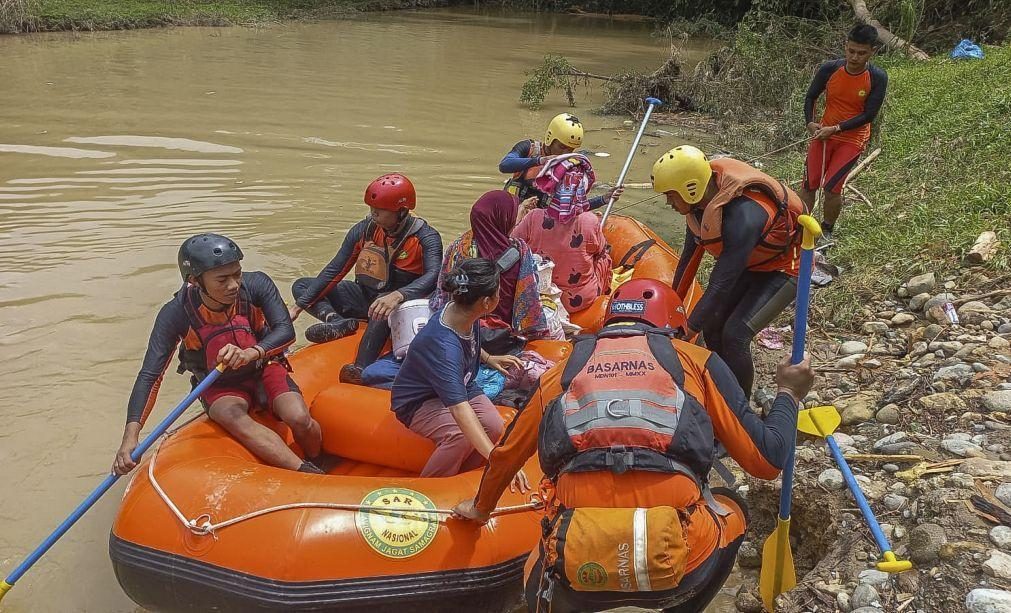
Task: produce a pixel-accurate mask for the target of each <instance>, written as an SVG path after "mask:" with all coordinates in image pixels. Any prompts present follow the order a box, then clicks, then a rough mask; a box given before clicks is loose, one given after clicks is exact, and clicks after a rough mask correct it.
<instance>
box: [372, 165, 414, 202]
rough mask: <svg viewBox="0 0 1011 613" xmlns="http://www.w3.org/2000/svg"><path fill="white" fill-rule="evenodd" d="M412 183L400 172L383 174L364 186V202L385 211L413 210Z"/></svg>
mask: <svg viewBox="0 0 1011 613" xmlns="http://www.w3.org/2000/svg"><path fill="white" fill-rule="evenodd" d="M417 203H418V201H417V197H416V195H415V193H414V184H413V183H411V181H410V179H408V178H407V177H405V176H404V175H402V174H397V173H394V174H389V175H383V176H381V177H379V178H378V179H376V180H375V181H373V182H372V183H369V186H368V187H366V188H365V204H367V205H369V206H373V207H376V208H377V209H383V210H386V211H399V210H401V209H407V210H409V211H411V210H414V207H415V206H416V205H417Z"/></svg>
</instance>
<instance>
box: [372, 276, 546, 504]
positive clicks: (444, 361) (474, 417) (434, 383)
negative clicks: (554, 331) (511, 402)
mask: <svg viewBox="0 0 1011 613" xmlns="http://www.w3.org/2000/svg"><path fill="white" fill-rule="evenodd" d="M442 289H443V290H444V291H445V292H447V293H448V294H450V296H451V298H452V299H451V300H450V302H449V303H448V304H446V306H445V307H443V308H442V309H441V310H440V311H439V312H437V313H435V314H434V315H432V318H431V319H430V320H429V321H428V323H427V324H426V325H425V327H424V328H422V329H421V331H420V332H419V333H418V336H416V337H415V338H414V340H413V341H412V342H411V349H410V351H408V352H407V357H406V358H404V364H403V366H402V367H401V369H400V372H399V373H398V374H397V378H396V380H395V381H394V382H393V398H392V406H393V411H394V412H395V413H396V414H397V419H399V420H400V421H401V422H402V423H403V424H404V425H405V426H407V427H408V428H410V429H411V431H413V432H416V433H418V434H420V435H422V436H424V437H426V438H429V439H431V440H432V441H433V442H434V443H435V445H436V448H435V452H434V453H433V454H432V457H431V458H429V460H428V463H427V464H426V465H425V468H424V469H423V470H422V471H421V476H422V477H450V476H453V475H456V474H459V473H461V472H463V471H467V470H471V469H474V468H477V467H479V466H481V465H482V464H484V462H485V458H487V457H488V454H489V453H491V450H492V449H493V448H494V447H495V443H496V442H498V439H499V437H501V436H502V431H503V429H504V424H503V422H502V416H501V415H499V413H498V410H496V409H495V406H494V405H493V404H492V402H491V400H489V399H488V397H487V396H485V395H484V394H483V393H482V392H481V388H480V387H478V386H477V384H476V378H477V370H478V365H479V364H480V363H481V362H483V363H485V364H487V365H488V366H490V367H492V368H495V369H496V370H499V371H501V372H505V371H506V369H507V368H520V367H521V363H520V361H519V359H517V358H516V357H514V356H492V355H488V353H487V352H485V351H483V350H482V349H481V337H480V334H479V333H478V329H479V327H480V325H479V323H478V320H479V319H481V318H482V317H484V316H486V315H488V314H489V313H491V312H493V311H494V310H495V307H497V306H498V302H499V271H498V266H497V265H496V264H495V262H493V261H491V260H486V259H479V258H477V259H471V260H465V261H464V262H462V263H461V264H460V265H459V266H457V267H456V268H454V269H453V272H452V274H451V275H450V276H449V277H448V278H447V279H445V284H444V285H443V288H442ZM517 480H518V481H517V482H516V483H517V485H521V484H522V485H525V484H526V476H520V475H517Z"/></svg>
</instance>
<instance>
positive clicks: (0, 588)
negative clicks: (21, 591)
mask: <svg viewBox="0 0 1011 613" xmlns="http://www.w3.org/2000/svg"><path fill="white" fill-rule="evenodd" d="M12 587H14V586H13V585H11V584H10V583H7V582H6V581H0V600H3V599H4V596H6V595H7V592H9V591H11V588H12Z"/></svg>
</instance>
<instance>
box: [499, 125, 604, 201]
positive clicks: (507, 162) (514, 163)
mask: <svg viewBox="0 0 1011 613" xmlns="http://www.w3.org/2000/svg"><path fill="white" fill-rule="evenodd" d="M532 143H533V141H531V140H530V139H527V140H521V141H520V142H518V143H516V144H515V145H513V148H512V149H510V150H509V153H507V154H505V157H504V158H502V160H501V161H500V162H499V163H498V171H499V172H501V173H505V174H513V173H517V172H523V171H525V170H528V169H530V168H533V167H534V166H537V164H539V163H540V158H537V157H530V147H531V145H532ZM530 196H540V200H539V201H538V203H537V205H538V206H539V207H540V208H545V207H547V206H548V200H550V197H549V196H548V195H545V194H542V193H541V192H540V191H538V190H537V189H536V188H535V187H533V186H532V185H526V184H525V185H524V188H523V189H521V190H520V192H519V194H517V197H518V198H519V199H520V200H521V201H522V200H525V199H527V198H529V197H530ZM588 202H589V207H588V208H587V210H589V211H592V210H594V209H599V208H600V207H602V206H604V205H605V204H607V199H606V198H605V197H604V196H594V197H592V198H590V199H589V200H588Z"/></svg>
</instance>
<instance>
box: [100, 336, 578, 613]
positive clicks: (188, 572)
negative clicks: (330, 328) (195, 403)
mask: <svg viewBox="0 0 1011 613" xmlns="http://www.w3.org/2000/svg"><path fill="white" fill-rule="evenodd" d="M360 337H361V332H359V333H358V334H356V335H354V336H350V337H347V338H344V339H341V340H338V341H334V342H332V343H327V344H325V345H313V346H310V347H307V348H305V349H302V350H300V351H298V352H296V353H295V354H294V355H293V356H292V357H291V362H292V366H293V368H294V375H293V376H294V378H295V379H296V380H297V382H298V384H299V386H300V387H301V389H302V391H303V393H304V395H305V398H306V402H307V403H309V404H310V407H311V411H312V414H313V416H314V417H315V418H316V419H317V420H318V421H319V422H320V425H321V426H322V429H323V439H324V440H323V446H324V450H325V451H326V452H328V453H330V454H333V455H335V456H339V457H340V458H342V461H341V462H340V463H339V464H337V465H336V466H335V467H333V468H332V469H331V470H330V471H329V474H327V475H311V474H304V473H297V472H293V471H288V470H282V469H278V468H273V467H270V466H266V465H264V464H262V463H260V462H259V461H258V460H257V459H256V458H255V457H254V456H253V455H252V454H250V453H249V452H248V451H246V449H245V448H244V447H242V446H241V445H240V444H238V443H237V442H235V441H234V440H233V439H232V438H231V437H230V436H228V434H226V433H225V432H224V431H223V430H222V429H221V428H220V427H218V426H217V425H216V424H214V423H213V422H211V421H210V420H208V419H207V418H206V417H205V416H200V417H198V418H197V419H195V420H194V421H192V422H190V423H188V424H186V425H185V426H183V427H181V428H179V429H178V430H177V431H176V432H175V433H173V434H171V436H169V437H168V438H166V439H163V441H162V443H161V444H160V445H158V446H157V447H156V449H155V451H154V452H152V453H151V454H149V455H148V457H147V458H146V459H145V460H144V461H143V462H142V463H141V464H140V465H139V466H138V467H137V468H136V469H135V471H134V476H133V479H132V481H131V483H130V485H129V486H128V488H127V490H126V493H125V494H124V497H123V502H122V505H121V507H120V509H119V513H118V515H117V517H116V520H115V523H114V524H113V529H112V535H111V538H110V546H109V549H110V557H111V558H112V562H113V566H114V569H115V572H116V576H117V578H118V580H119V583H120V585H121V586H122V587H123V589H124V591H126V593H127V594H128V595H129V596H130V597H131V598H132V599H133V600H134V601H135V602H137V603H138V604H139V605H141V606H143V607H144V608H146V609H150V610H153V611H207V610H215V611H253V610H256V611H262V610H284V611H304V610H312V611H319V610H340V611H373V612H374V611H377V610H391V611H392V610H396V611H398V612H405V611H414V610H418V611H422V610H425V611H431V610H439V611H448V610H460V611H499V610H508V609H509V608H510V606H509V605H515V603H517V602H518V595H519V589H520V584H521V581H520V577H521V575H522V569H523V563H524V561H525V560H526V557H527V554H528V553H529V552H530V550H531V549H532V548H533V547H534V546H535V545H536V543H537V539H538V537H539V534H540V523H539V519H540V517H539V515H538V514H537V513H536V511H535V510H534V507H535V506H536V500H535V499H532V497H531V494H530V493H528V494H526V495H520V494H518V493H515V494H513V493H510V492H508V491H507V492H506V493H505V495H504V496H503V497H502V501H501V503H500V507H499V508H500V510H501V511H503V512H502V513H501V514H498V515H496V516H495V517H494V518H493V519H492V521H491V522H490V523H489V524H488V525H487V526H484V527H478V526H475V525H473V524H469V523H465V522H459V521H454V520H448V518H447V516H446V515H445V514H439V513H433V512H432V511H438V510H440V509H441V510H446V509H451V508H452V507H453V506H454V505H455V504H456V503H457V502H459V501H461V500H463V499H465V498H467V497H469V496H473V495H474V493H475V492H476V491H477V487H478V483H479V481H480V479H481V474H482V473H481V471H480V470H475V471H472V472H468V473H464V474H461V475H457V476H455V477H448V478H438V479H422V478H420V477H418V474H419V473H420V471H421V468H422V467H423V466H424V464H425V462H426V460H427V459H428V457H429V455H431V452H432V450H433V445H432V443H431V442H430V441H429V440H428V439H425V438H423V437H421V436H418V435H416V434H414V433H412V432H410V431H409V430H408V429H407V428H405V427H404V426H403V425H402V424H400V422H398V421H397V419H396V417H395V416H394V414H393V412H392V411H390V396H389V392H387V391H384V390H377V389H372V388H366V387H361V386H353V385H344V384H340V383H334V381H335V379H336V373H337V371H338V370H339V368H340V366H341V365H343V364H346V363H349V362H351V361H353V359H354V354H355V350H356V348H357V346H358V340H359V339H360ZM528 348H530V349H534V350H535V351H538V352H539V353H541V354H542V355H544V356H545V357H547V358H549V359H552V360H556V361H557V360H559V359H561V358H562V357H563V356H564V355H566V354H567V353H568V351H569V349H570V345H569V344H568V343H565V342H561V341H541V342H534V343H531V344H530V345H529V347H528ZM500 410H501V411H502V413H503V416H504V417H505V418H506V419H507V420H509V419H511V418H512V416H513V414H514V411H513V409H508V408H500ZM254 416H255V418H256V419H257V420H258V421H260V422H261V423H263V424H265V425H267V426H268V427H270V428H272V429H274V430H275V431H277V432H278V433H279V434H281V436H282V437H284V438H285V440H287V441H289V442H290V441H291V437H290V432H289V431H288V429H287V427H286V426H284V425H283V424H281V423H280V422H278V421H277V420H275V419H274V418H273V417H271V416H269V415H268V414H267V413H266V412H262V411H256V412H254ZM291 445H292V446H293V448H294V447H295V445H294V443H291ZM296 452H298V450H297V449H296ZM300 455H301V454H300ZM525 471H526V473H527V475H528V476H529V478H530V480H531V482H532V483H537V481H539V480H540V477H541V472H540V468H539V466H538V464H537V459H536V458H533V459H531V460H530V462H528V463H527V465H526V467H525ZM370 509H371V510H370ZM390 509H404V511H402V512H397V511H391V510H390Z"/></svg>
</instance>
